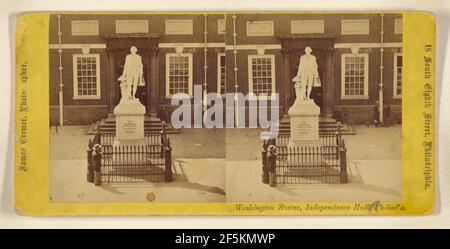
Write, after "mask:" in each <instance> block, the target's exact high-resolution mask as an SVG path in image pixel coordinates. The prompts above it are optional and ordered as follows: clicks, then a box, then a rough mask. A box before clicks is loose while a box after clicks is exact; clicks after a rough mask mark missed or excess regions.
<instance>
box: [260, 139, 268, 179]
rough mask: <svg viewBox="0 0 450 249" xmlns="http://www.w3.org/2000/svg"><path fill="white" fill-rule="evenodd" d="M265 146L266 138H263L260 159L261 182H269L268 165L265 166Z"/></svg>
mask: <svg viewBox="0 0 450 249" xmlns="http://www.w3.org/2000/svg"><path fill="white" fill-rule="evenodd" d="M267 146H268V140H264V142H263V146H262V150H261V160H262V183H265V184H268V183H269V167H268V166H267Z"/></svg>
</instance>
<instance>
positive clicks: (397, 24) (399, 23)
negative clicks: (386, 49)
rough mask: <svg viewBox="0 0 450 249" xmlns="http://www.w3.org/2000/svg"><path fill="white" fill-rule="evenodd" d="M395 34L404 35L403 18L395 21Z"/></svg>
mask: <svg viewBox="0 0 450 249" xmlns="http://www.w3.org/2000/svg"><path fill="white" fill-rule="evenodd" d="M394 33H395V34H402V33H403V21H402V18H397V19H395V20H394Z"/></svg>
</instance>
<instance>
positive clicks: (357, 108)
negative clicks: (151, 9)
mask: <svg viewBox="0 0 450 249" xmlns="http://www.w3.org/2000/svg"><path fill="white" fill-rule="evenodd" d="M402 33H403V24H402V14H400V13H320V14H319V13H301V12H299V13H283V12H278V13H263V12H262V13H258V12H253V13H252V12H248V13H244V12H236V13H232V12H230V13H213V12H212V13H204V14H197V13H188V12H187V13H182V14H175V13H154V14H137V13H136V14H129V13H127V14H93V13H92V14H89V13H84V14H76V13H61V14H56V13H54V14H51V15H50V19H49V79H50V81H49V101H50V102H49V103H50V112H49V115H50V117H49V120H50V138H49V139H50V140H49V141H50V163H49V164H50V172H49V174H50V175H49V179H50V193H49V196H50V200H49V201H50V202H55V203H65V202H163V203H164V202H168V203H170V202H272V201H273V202H307V201H313V202H339V201H342V202H346V201H360V202H376V201H386V202H387V201H390V202H400V201H402V85H403V80H402V65H403V56H402V47H403V44H402Z"/></svg>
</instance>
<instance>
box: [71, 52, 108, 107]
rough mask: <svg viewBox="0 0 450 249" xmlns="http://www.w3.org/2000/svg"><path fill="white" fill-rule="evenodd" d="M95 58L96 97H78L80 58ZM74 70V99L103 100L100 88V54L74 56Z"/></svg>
mask: <svg viewBox="0 0 450 249" xmlns="http://www.w3.org/2000/svg"><path fill="white" fill-rule="evenodd" d="M83 57H84V58H95V67H96V69H95V70H96V71H95V78H96V90H97V94H96V95H78V67H77V65H78V64H77V59H78V58H83ZM72 68H73V99H75V100H99V99H101V92H100V91H101V87H100V82H101V81H100V54H74V55H72Z"/></svg>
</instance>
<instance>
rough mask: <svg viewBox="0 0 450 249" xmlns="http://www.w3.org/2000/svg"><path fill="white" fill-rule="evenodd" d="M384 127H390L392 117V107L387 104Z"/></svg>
mask: <svg viewBox="0 0 450 249" xmlns="http://www.w3.org/2000/svg"><path fill="white" fill-rule="evenodd" d="M383 113H384V125H385V126H386V127H388V126H389V118H390V117H391V105H389V104H387V105H385V106H384V112H383Z"/></svg>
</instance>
